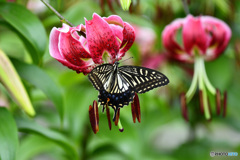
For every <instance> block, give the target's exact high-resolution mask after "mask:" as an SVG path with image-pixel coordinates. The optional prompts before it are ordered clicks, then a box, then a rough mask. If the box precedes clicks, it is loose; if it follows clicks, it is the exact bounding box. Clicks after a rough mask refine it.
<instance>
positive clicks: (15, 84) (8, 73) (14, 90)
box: [0, 50, 35, 116]
mask: <svg viewBox="0 0 240 160" xmlns="http://www.w3.org/2000/svg"><path fill="white" fill-rule="evenodd" d="M0 82H1V83H3V85H4V86H5V87H6V89H7V90H8V92H9V94H10V95H11V97H12V98H13V99H14V100H15V101H16V102H17V103H18V104H19V105H20V106H21V107H22V109H23V110H24V111H25V112H26V113H27V114H28V115H30V116H34V115H35V111H34V109H33V107H32V103H31V101H30V99H29V97H28V94H27V92H26V90H25V88H24V86H23V84H22V82H21V80H20V78H19V76H18V74H17V72H16V70H15V68H14V67H13V65H12V63H11V61H10V60H9V59H8V57H7V56H6V55H5V54H4V53H3V52H2V51H1V50H0Z"/></svg>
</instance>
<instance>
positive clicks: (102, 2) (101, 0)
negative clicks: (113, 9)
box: [100, 0, 105, 14]
mask: <svg viewBox="0 0 240 160" xmlns="http://www.w3.org/2000/svg"><path fill="white" fill-rule="evenodd" d="M100 6H101V9H102V14H105V9H104V0H100Z"/></svg>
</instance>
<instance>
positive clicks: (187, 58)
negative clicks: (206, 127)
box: [162, 15, 231, 120]
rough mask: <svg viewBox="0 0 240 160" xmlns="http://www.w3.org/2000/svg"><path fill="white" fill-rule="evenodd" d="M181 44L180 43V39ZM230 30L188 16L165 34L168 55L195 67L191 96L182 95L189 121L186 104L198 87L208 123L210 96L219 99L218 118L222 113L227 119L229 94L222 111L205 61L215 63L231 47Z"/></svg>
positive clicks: (218, 22) (212, 21)
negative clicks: (207, 72) (213, 61)
mask: <svg viewBox="0 0 240 160" xmlns="http://www.w3.org/2000/svg"><path fill="white" fill-rule="evenodd" d="M179 32H180V33H181V34H180V37H181V39H182V43H181V42H178V41H177V37H178V36H179V34H178V33H179ZM230 38H231V30H230V28H229V27H228V25H227V24H226V23H224V22H223V21H221V20H219V19H217V18H214V17H211V16H199V17H193V16H192V15H188V16H187V17H186V18H181V19H177V20H175V21H173V22H172V23H171V24H169V25H167V26H166V27H165V29H164V30H163V33H162V41H163V45H164V46H165V48H166V49H167V51H168V55H169V56H170V57H171V58H173V59H175V60H178V61H181V62H187V63H194V75H193V80H192V84H191V86H190V88H189V90H188V92H187V93H186V94H185V93H182V94H181V106H182V114H183V117H184V118H185V119H186V120H188V115H187V103H189V102H190V100H191V99H192V98H193V95H194V94H195V92H196V90H197V87H198V89H199V98H200V104H199V105H200V111H201V112H202V113H204V114H205V117H206V119H210V118H211V111H210V107H209V102H208V92H210V93H211V94H212V95H214V96H215V98H216V114H217V115H219V114H220V112H221V110H223V116H225V115H226V101H227V99H226V98H227V94H226V92H225V93H224V95H223V97H224V98H223V99H224V100H223V109H221V94H220V91H219V90H218V89H216V88H214V87H213V86H212V84H211V83H210V81H209V79H208V77H207V74H206V71H205V65H204V61H210V60H214V59H216V58H217V57H218V56H219V55H220V54H221V53H223V51H224V50H225V48H226V47H227V45H228V42H229V40H230Z"/></svg>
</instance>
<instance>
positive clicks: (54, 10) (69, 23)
mask: <svg viewBox="0 0 240 160" xmlns="http://www.w3.org/2000/svg"><path fill="white" fill-rule="evenodd" d="M41 1H42V2H43V3H44V4H45V5H46V6H47V7H48V9H50V10H51V11H53V13H55V14H56V15H57V16H58V18H59V19H60V20H61V21H62V22H63V23H66V24H68V25H69V26H71V27H74V25H73V24H72V23H71V22H69V21H68V20H67V19H65V18H64V17H63V16H62V15H61V14H60V13H59V12H58V11H56V9H54V8H53V7H52V6H51V5H50V4H49V3H47V2H46V1H45V0H41Z"/></svg>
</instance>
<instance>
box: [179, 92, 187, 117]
mask: <svg viewBox="0 0 240 160" xmlns="http://www.w3.org/2000/svg"><path fill="white" fill-rule="evenodd" d="M180 100H181V109H182V116H183V118H184V119H185V120H186V121H188V113H187V103H186V96H185V93H181V95H180Z"/></svg>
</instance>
